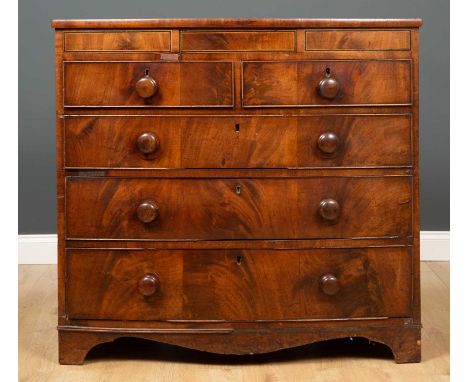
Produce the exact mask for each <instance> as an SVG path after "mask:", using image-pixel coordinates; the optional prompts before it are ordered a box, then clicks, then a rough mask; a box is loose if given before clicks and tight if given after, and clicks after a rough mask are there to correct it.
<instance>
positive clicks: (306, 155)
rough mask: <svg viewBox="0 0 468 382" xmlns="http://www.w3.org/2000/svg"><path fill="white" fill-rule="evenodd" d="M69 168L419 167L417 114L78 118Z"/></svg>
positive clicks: (71, 131) (68, 137)
mask: <svg viewBox="0 0 468 382" xmlns="http://www.w3.org/2000/svg"><path fill="white" fill-rule="evenodd" d="M65 158H66V160H65V163H66V166H67V167H68V168H86V167H88V168H287V167H381V166H382V167H383V166H409V165H411V117H410V116H409V115H331V116H319V117H239V116H236V117H211V116H210V117H194V116H191V117H144V118H142V117H140V118H138V117H72V118H66V119H65Z"/></svg>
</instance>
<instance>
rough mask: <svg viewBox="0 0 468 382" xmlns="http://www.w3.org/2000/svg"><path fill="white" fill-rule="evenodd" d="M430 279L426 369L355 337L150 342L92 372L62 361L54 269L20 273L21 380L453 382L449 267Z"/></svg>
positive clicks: (104, 359) (108, 354)
mask: <svg viewBox="0 0 468 382" xmlns="http://www.w3.org/2000/svg"><path fill="white" fill-rule="evenodd" d="M421 278H422V304H423V305H422V308H423V311H422V321H423V334H422V349H423V354H422V363H420V364H402V365H397V364H395V363H394V361H393V359H392V358H391V353H390V351H389V350H388V349H387V348H386V347H385V346H383V345H379V344H369V342H368V341H365V340H360V339H354V340H353V341H350V340H349V339H346V340H339V341H330V342H324V343H321V344H315V345H309V346H305V347H301V348H297V349H290V350H288V351H281V352H277V353H272V354H269V355H261V356H254V357H248V356H247V357H245V356H244V357H239V356H237V357H228V356H219V355H213V354H207V353H202V352H196V351H190V350H184V349H180V348H177V347H172V346H168V345H162V344H157V343H152V342H149V341H143V340H120V341H116V342H115V343H111V344H104V345H99V346H98V347H96V348H95V349H93V350H92V352H91V353H90V354H89V356H88V358H87V360H86V362H85V365H84V366H61V365H59V364H58V361H57V358H58V357H57V332H56V330H55V327H56V321H57V317H56V316H57V298H56V296H57V289H56V283H57V277H56V267H55V266H52V265H22V266H20V267H19V380H20V381H28V382H29V381H38V382H39V381H48V382H53V381H60V382H64V381H67V382H73V381H86V382H92V381H106V382H107V381H111V382H118V381H124V382H130V381H131V382H140V381H158V382H160V381H162V382H166V381H183V382H185V381H189V382H197V381H200V382H208V381H216V382H222V381H244V382H250V381H252V382H260V381H265V382H266V381H268V382H276V381H278V382H280V381H281V382H282V381H295V382H296V381H297V382H299V381H322V380H324V381H327V382H332V381H346V382H351V381H359V382H365V381H372V382H376V381H398V382H400V381H411V382H416V381H448V380H449V370H450V369H449V330H450V327H449V325H450V322H449V303H450V302H449V301H450V300H449V294H450V291H449V279H450V274H449V263H445V262H431V263H429V262H427V263H423V264H422V266H421Z"/></svg>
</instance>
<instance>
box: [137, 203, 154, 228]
mask: <svg viewBox="0 0 468 382" xmlns="http://www.w3.org/2000/svg"><path fill="white" fill-rule="evenodd" d="M137 216H138V219H140V221H141V222H142V223H146V224H148V223H151V222H153V221H155V220H156V219H157V218H158V217H159V207H158V205H157V204H156V202H154V201H152V200H145V201H144V202H142V203H141V204H140V205H139V206H138V208H137Z"/></svg>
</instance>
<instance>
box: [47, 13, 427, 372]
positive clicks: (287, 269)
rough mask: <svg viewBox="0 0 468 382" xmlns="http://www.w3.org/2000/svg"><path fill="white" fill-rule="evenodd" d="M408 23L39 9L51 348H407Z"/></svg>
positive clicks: (414, 231)
mask: <svg viewBox="0 0 468 382" xmlns="http://www.w3.org/2000/svg"><path fill="white" fill-rule="evenodd" d="M420 25H421V20H415V19H409V20H336V19H332V20H315V19H173V20H170V19H167V20H162V19H159V20H55V21H53V22H52V26H53V27H54V28H55V29H56V31H55V45H56V82H57V87H56V90H57V91H56V100H57V108H56V112H57V196H58V198H57V201H58V284H59V295H58V330H59V361H60V363H64V364H82V363H83V362H84V359H85V357H86V354H87V353H88V351H89V350H90V349H91V348H92V347H94V346H95V345H97V344H100V343H103V342H109V341H113V340H114V339H116V338H119V337H128V336H131V337H137V338H146V339H150V340H154V341H161V342H165V343H169V344H174V345H179V346H184V347H189V348H192V349H198V350H203V351H211V352H217V353H224V354H253V353H264V352H271V351H275V350H279V349H284V348H288V347H294V346H300V345H305V344H308V343H312V342H316V341H321V340H328V339H333V338H343V337H356V336H362V337H365V338H368V339H369V340H372V341H378V342H382V343H384V344H386V345H387V346H389V347H390V348H391V349H392V351H393V354H394V356H395V360H396V361H397V362H419V361H420V359H421V316H420V315H421V312H420V287H419V157H418V155H419V145H418V137H419V114H418V113H419V110H418V107H419V99H418V94H419V93H418V86H419V78H418V62H419V58H418V47H419V43H418V34H419V31H418V28H419V26H420Z"/></svg>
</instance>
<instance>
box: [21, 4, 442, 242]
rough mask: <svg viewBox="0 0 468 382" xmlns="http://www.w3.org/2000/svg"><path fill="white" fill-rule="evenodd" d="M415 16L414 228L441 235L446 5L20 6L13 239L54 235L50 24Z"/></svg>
mask: <svg viewBox="0 0 468 382" xmlns="http://www.w3.org/2000/svg"><path fill="white" fill-rule="evenodd" d="M165 17H286V18H290V17H292V18H294V17H304V18H306V17H310V18H327V17H330V18H411V17H422V18H423V19H424V26H423V29H422V32H421V78H420V90H421V99H420V100H421V111H420V115H421V118H420V125H421V208H422V211H421V223H422V229H424V230H448V229H449V1H448V0H260V1H258V0H257V1H255V0H209V1H208V0H199V1H195V0H169V1H168V0H165V1H157V0H144V1H143V0H133V1H128V0H107V1H103V0H101V1H99V0H73V1H72V0H20V2H19V233H21V234H32V233H55V232H56V226H55V225H56V219H55V213H56V207H55V179H54V171H55V162H54V161H55V159H54V158H55V135H54V129H55V119H54V111H55V106H54V97H55V94H54V44H53V32H52V30H51V29H50V20H51V19H54V18H107V19H108V18H165Z"/></svg>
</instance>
